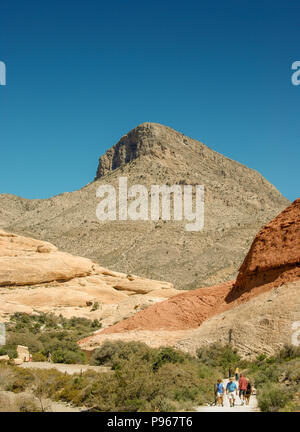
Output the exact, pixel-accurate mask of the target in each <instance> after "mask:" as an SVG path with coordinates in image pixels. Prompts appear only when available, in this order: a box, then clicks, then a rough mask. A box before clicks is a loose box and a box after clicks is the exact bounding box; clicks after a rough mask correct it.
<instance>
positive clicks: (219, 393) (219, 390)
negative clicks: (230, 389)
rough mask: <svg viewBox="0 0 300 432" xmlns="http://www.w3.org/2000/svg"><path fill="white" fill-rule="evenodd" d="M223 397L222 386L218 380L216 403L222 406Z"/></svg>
mask: <svg viewBox="0 0 300 432" xmlns="http://www.w3.org/2000/svg"><path fill="white" fill-rule="evenodd" d="M223 397H224V385H223V382H222V380H221V379H218V381H217V403H219V404H221V405H222V406H224V403H223Z"/></svg>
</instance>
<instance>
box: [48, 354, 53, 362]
mask: <svg viewBox="0 0 300 432" xmlns="http://www.w3.org/2000/svg"><path fill="white" fill-rule="evenodd" d="M47 359H48V362H49V363H51V359H52V355H51V352H48V355H47Z"/></svg>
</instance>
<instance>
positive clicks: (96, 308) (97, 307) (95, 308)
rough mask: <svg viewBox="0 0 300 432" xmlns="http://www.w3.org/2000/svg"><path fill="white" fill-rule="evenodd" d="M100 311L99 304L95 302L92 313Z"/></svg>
mask: <svg viewBox="0 0 300 432" xmlns="http://www.w3.org/2000/svg"><path fill="white" fill-rule="evenodd" d="M98 309H99V303H98V302H95V303H94V304H93V307H92V309H91V312H94V311H96V310H98Z"/></svg>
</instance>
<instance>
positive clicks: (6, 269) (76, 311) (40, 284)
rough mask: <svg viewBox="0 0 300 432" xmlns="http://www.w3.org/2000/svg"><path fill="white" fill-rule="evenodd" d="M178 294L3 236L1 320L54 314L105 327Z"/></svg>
mask: <svg viewBox="0 0 300 432" xmlns="http://www.w3.org/2000/svg"><path fill="white" fill-rule="evenodd" d="M179 292H180V291H178V290H175V289H174V288H173V285H172V284H171V283H168V282H162V281H155V280H148V279H144V278H140V277H138V276H134V275H127V274H123V273H117V272H113V271H110V270H108V269H106V268H103V267H100V266H99V265H98V264H97V263H95V262H93V261H91V260H89V259H87V258H81V257H78V256H73V255H70V254H68V253H65V252H60V251H58V250H57V248H56V247H55V246H53V245H52V244H50V243H48V242H43V241H40V240H35V239H31V238H27V237H22V236H18V235H15V234H12V233H7V232H4V231H2V230H0V318H2V319H6V318H8V316H9V315H10V314H13V313H15V312H26V313H36V312H53V313H56V314H62V315H64V316H66V317H68V318H70V317H72V316H82V317H86V318H91V319H95V318H98V319H101V320H102V325H103V327H105V326H107V325H111V324H113V323H115V322H116V321H118V320H120V319H124V318H125V317H128V316H130V315H132V314H133V313H135V312H136V311H138V310H142V309H144V308H146V307H147V306H149V305H151V304H153V303H156V302H159V301H162V300H163V299H165V298H168V297H170V296H172V295H175V294H178V293H179ZM97 304H98V307H97V306H96V305H97Z"/></svg>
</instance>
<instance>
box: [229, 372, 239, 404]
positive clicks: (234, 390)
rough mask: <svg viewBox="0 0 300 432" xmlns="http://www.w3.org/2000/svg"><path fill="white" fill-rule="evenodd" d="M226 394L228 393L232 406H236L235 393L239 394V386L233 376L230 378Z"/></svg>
mask: <svg viewBox="0 0 300 432" xmlns="http://www.w3.org/2000/svg"><path fill="white" fill-rule="evenodd" d="M226 394H227V395H228V399H229V403H230V406H231V407H234V403H235V395H237V394H238V388H237V385H236V383H235V382H234V381H233V378H232V377H230V378H229V381H228V383H227V386H226Z"/></svg>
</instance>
